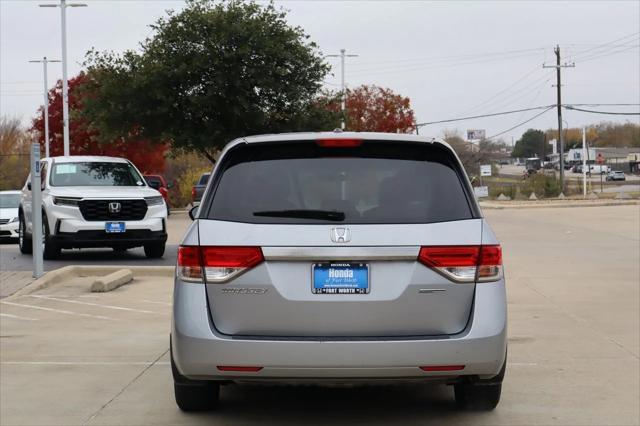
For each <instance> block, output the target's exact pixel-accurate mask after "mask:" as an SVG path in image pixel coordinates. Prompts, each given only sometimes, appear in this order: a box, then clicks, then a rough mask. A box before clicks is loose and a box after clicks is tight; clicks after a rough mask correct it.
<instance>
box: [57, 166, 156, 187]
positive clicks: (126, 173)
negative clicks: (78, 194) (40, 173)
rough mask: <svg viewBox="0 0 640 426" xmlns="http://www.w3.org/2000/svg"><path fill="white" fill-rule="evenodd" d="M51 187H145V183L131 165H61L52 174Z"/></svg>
mask: <svg viewBox="0 0 640 426" xmlns="http://www.w3.org/2000/svg"><path fill="white" fill-rule="evenodd" d="M51 186H144V181H143V179H142V177H141V176H140V174H139V173H138V172H137V171H136V169H135V168H134V167H133V166H132V165H131V164H129V163H113V162H82V163H80V162H78V163H59V164H55V165H54V167H53V170H52V172H51Z"/></svg>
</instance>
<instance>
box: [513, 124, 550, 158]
mask: <svg viewBox="0 0 640 426" xmlns="http://www.w3.org/2000/svg"><path fill="white" fill-rule="evenodd" d="M545 144H546V142H545V134H544V132H543V131H542V130H535V129H529V130H527V131H526V132H524V134H523V135H522V136H521V137H520V139H518V140H517V141H516V145H515V147H514V148H513V151H512V152H511V156H512V157H514V158H526V157H533V156H536V155H537V156H538V157H540V158H544V155H545V149H546V147H545Z"/></svg>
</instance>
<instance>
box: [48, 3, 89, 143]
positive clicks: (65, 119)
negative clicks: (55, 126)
mask: <svg viewBox="0 0 640 426" xmlns="http://www.w3.org/2000/svg"><path fill="white" fill-rule="evenodd" d="M39 6H40V7H59V8H60V20H61V26H62V31H61V32H62V123H63V126H62V127H63V135H64V155H69V88H68V83H67V7H87V5H86V4H84V3H67V2H66V0H60V4H59V5H58V4H41V5H39Z"/></svg>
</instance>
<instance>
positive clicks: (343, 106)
mask: <svg viewBox="0 0 640 426" xmlns="http://www.w3.org/2000/svg"><path fill="white" fill-rule="evenodd" d="M346 53H347V51H346V50H345V49H340V54H339V55H327V58H340V77H341V78H340V80H341V82H340V92H341V96H340V97H341V98H342V99H341V102H340V109H341V110H342V125H341V126H342V130H344V128H345V122H344V115H345V109H346V101H347V94H346V91H345V89H346V87H345V84H344V64H345V58H356V57H358V55H347V54H346Z"/></svg>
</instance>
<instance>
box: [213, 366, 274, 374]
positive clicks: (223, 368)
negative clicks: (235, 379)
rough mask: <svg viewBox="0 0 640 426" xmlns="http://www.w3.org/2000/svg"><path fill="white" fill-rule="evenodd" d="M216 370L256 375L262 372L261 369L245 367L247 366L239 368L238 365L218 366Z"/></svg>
mask: <svg viewBox="0 0 640 426" xmlns="http://www.w3.org/2000/svg"><path fill="white" fill-rule="evenodd" d="M217 368H218V370H220V371H235V372H240V373H257V372H258V371H260V370H262V368H263V367H247V366H239V365H219V366H218V367H217Z"/></svg>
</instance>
